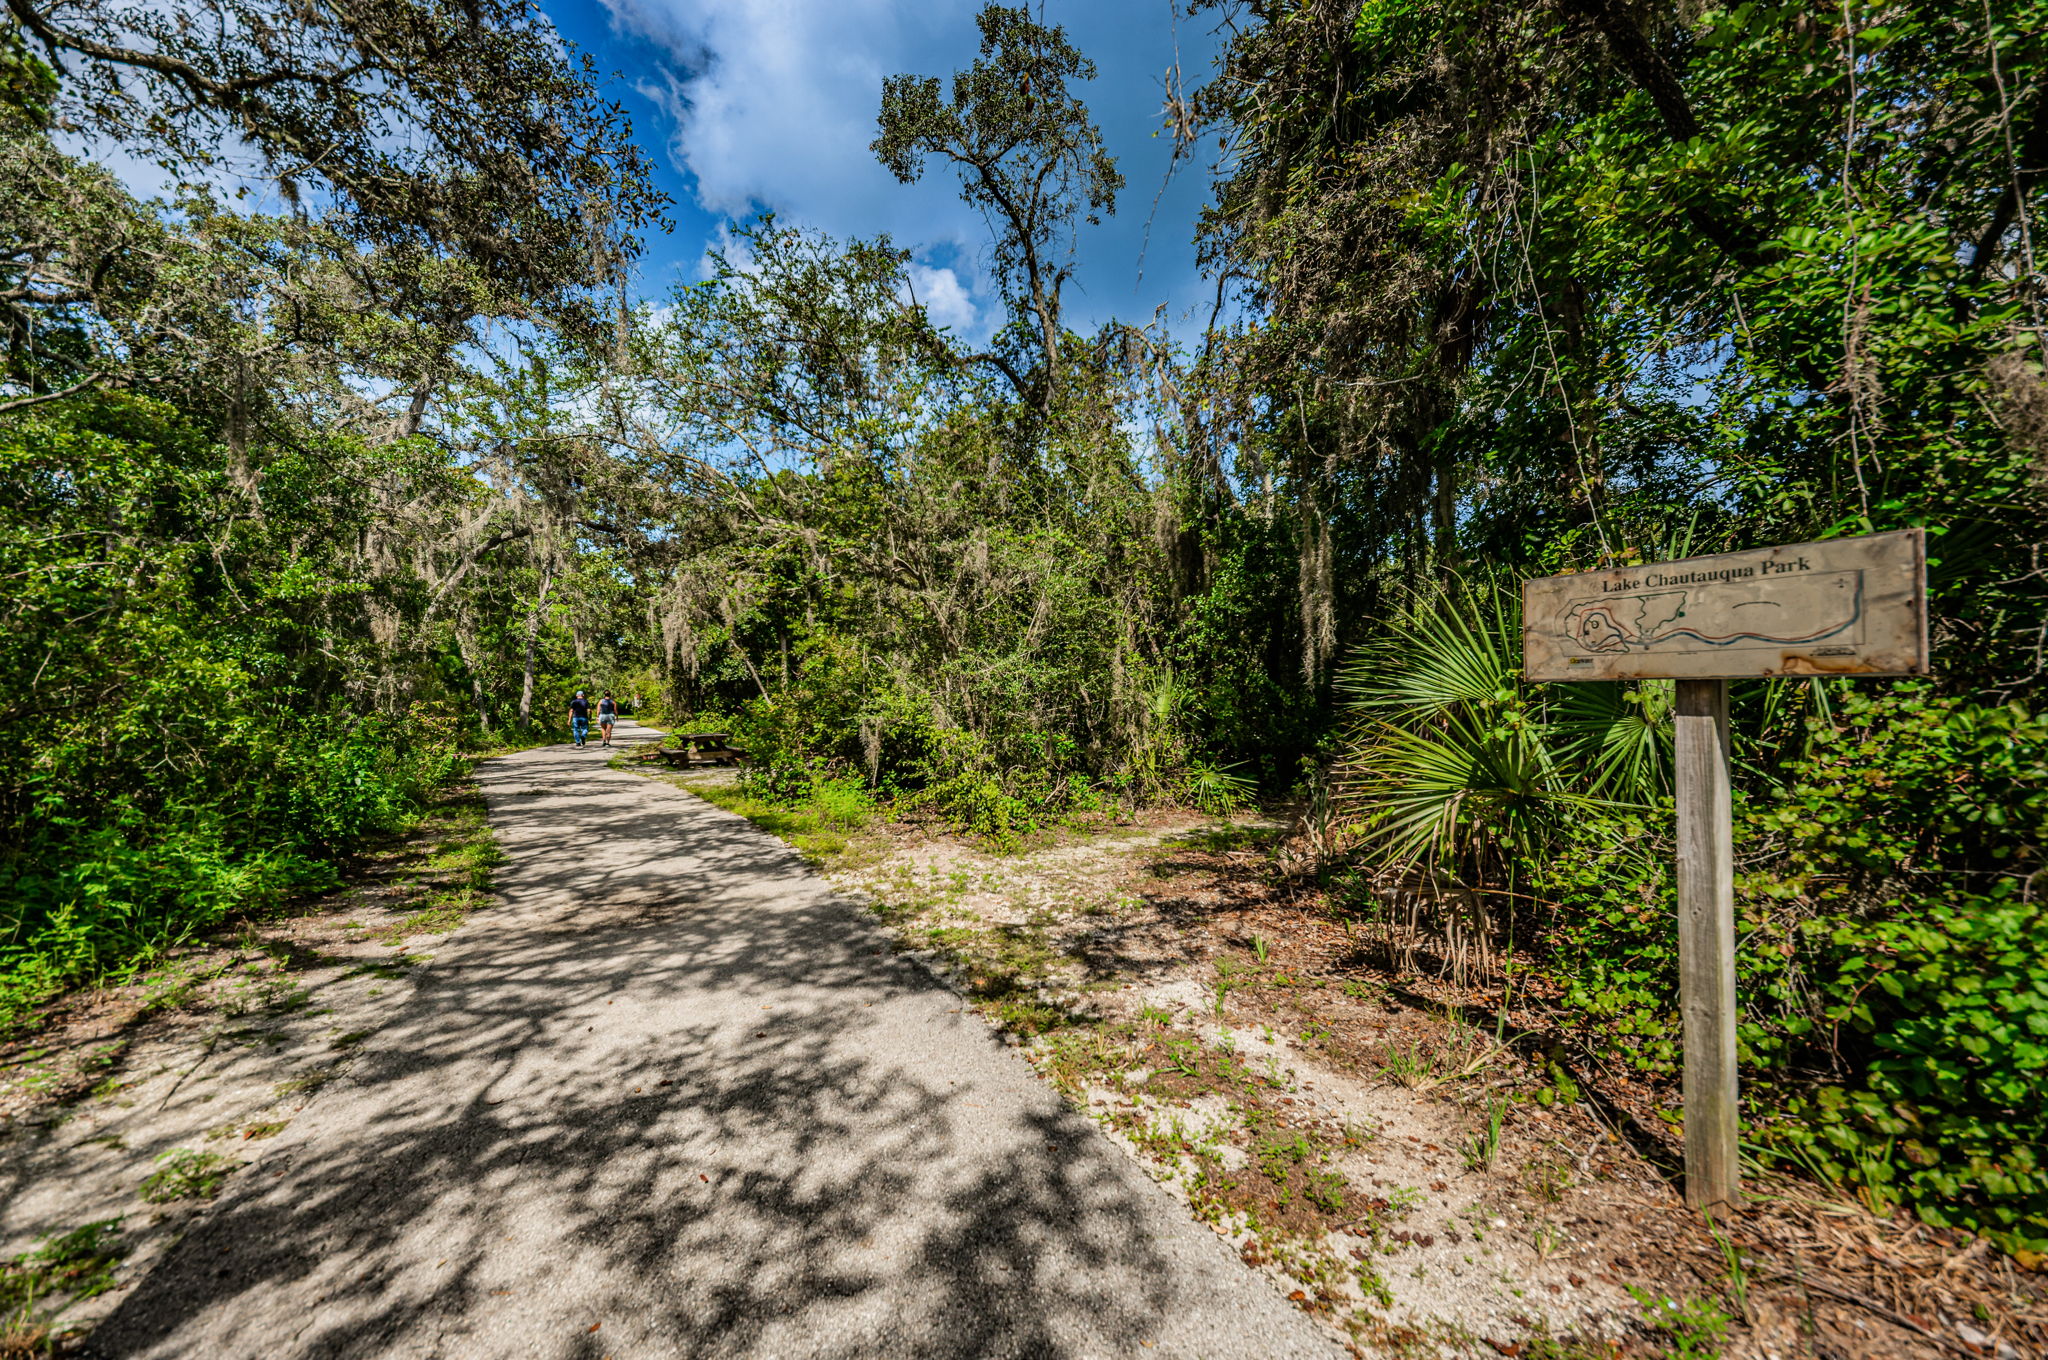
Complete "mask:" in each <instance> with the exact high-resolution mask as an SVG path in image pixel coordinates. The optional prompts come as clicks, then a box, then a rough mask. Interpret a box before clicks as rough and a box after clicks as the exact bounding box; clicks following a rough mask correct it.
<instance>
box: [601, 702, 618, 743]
mask: <svg viewBox="0 0 2048 1360" xmlns="http://www.w3.org/2000/svg"><path fill="white" fill-rule="evenodd" d="M618 720H619V705H618V703H617V702H616V701H615V700H613V698H612V692H611V691H610V690H606V691H605V692H604V698H602V699H599V700H598V701H597V729H598V731H600V732H602V733H603V734H604V744H605V745H606V746H609V745H611V744H612V724H613V723H615V722H617V721H618Z"/></svg>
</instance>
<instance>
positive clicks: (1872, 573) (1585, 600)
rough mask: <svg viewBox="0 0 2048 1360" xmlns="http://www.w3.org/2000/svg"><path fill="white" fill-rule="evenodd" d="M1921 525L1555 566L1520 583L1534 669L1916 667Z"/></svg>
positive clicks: (1701, 673) (1739, 675)
mask: <svg viewBox="0 0 2048 1360" xmlns="http://www.w3.org/2000/svg"><path fill="white" fill-rule="evenodd" d="M1926 562H1927V552H1926V543H1925V539H1924V537H1923V535H1922V533H1921V531H1920V530H1918V529H1906V530H1901V531H1899V532H1897V533H1889V534H1868V535H1865V536H1863V537H1861V538H1836V539H1829V540H1828V541H1826V542H1823V543H1795V544H1792V545H1790V546H1788V547H1779V548H1758V549H1756V550H1755V551H1753V552H1735V553H1719V554H1716V555H1715V556H1713V557H1689V558H1686V559H1685V560H1683V561H1680V562H1659V563H1656V564H1653V565H1650V566H1642V567H1624V568H1621V569H1618V570H1613V571H1589V572H1582V573H1580V574H1578V575H1576V576H1547V577H1544V578H1542V579H1540V580H1535V581H1529V582H1527V583H1525V584H1524V585H1523V587H1522V660H1523V674H1524V676H1525V678H1527V679H1530V680H1635V679H1647V678H1653V677H1662V678H1672V679H1708V678H1725V679H1731V680H1733V679H1743V678H1746V677H1753V676H1767V675H1917V674H1924V673H1925V672H1926V670H1927V608H1926V595H1927V586H1926V578H1927V569H1926Z"/></svg>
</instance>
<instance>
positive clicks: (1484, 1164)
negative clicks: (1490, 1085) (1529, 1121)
mask: <svg viewBox="0 0 2048 1360" xmlns="http://www.w3.org/2000/svg"><path fill="white" fill-rule="evenodd" d="M1507 1113H1508V1103H1507V1101H1505V1100H1502V1099H1500V1098H1499V1097H1498V1096H1496V1097H1494V1098H1492V1099H1490V1100H1488V1101H1487V1102H1486V1120H1485V1122H1484V1123H1482V1124H1481V1125H1480V1127H1479V1131H1478V1132H1476V1133H1474V1134H1473V1135H1472V1137H1471V1138H1470V1139H1468V1140H1467V1141H1466V1143H1465V1166H1466V1169H1467V1170H1470V1171H1491V1170H1493V1168H1494V1166H1495V1165H1496V1164H1497V1163H1498V1162H1499V1161H1500V1133H1501V1126H1502V1125H1503V1124H1505V1123H1506V1122H1507Z"/></svg>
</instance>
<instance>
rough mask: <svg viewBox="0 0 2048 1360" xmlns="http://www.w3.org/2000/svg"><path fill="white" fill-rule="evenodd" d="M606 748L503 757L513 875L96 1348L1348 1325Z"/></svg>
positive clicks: (969, 1342) (882, 1346)
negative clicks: (1306, 1302)
mask: <svg viewBox="0 0 2048 1360" xmlns="http://www.w3.org/2000/svg"><path fill="white" fill-rule="evenodd" d="M603 761H604V757H603V755H602V754H601V753H599V752H596V751H579V750H573V749H570V748H564V747H552V748H545V749H541V750H535V751H530V752H524V753H521V754H518V755H514V756H509V757H504V758H501V759H498V760H495V761H491V762H487V763H486V764H485V765H484V766H482V767H481V768H480V770H479V773H478V781H479V783H480V784H481V786H482V787H483V789H484V791H485V793H486V795H487V796H488V798H489V800H490V806H491V816H492V822H493V825H494V827H495V829H496V832H497V835H498V839H499V842H500V844H501V846H502V847H503V850H504V852H505V855H506V861H507V862H506V867H505V869H504V870H503V871H502V872H501V873H500V875H499V879H498V883H499V890H500V894H501V897H502V905H501V906H499V907H498V908H497V909H496V910H495V911H494V912H493V913H491V915H490V918H489V920H488V922H487V923H486V922H484V921H483V920H481V919H480V920H477V921H472V923H471V924H470V925H468V926H467V927H465V928H464V929H462V930H459V931H457V932H455V933H453V934H451V935H448V936H446V937H445V938H444V939H442V940H441V942H440V943H439V945H438V947H437V948H436V949H435V951H434V957H433V960H432V962H431V963H429V964H424V965H421V966H419V967H418V968H417V969H416V970H414V972H415V974H416V980H415V981H414V983H413V985H412V988H411V990H410V992H409V993H408V994H406V995H404V996H402V997H400V998H399V999H398V1000H397V1001H396V1003H395V1011H394V1013H391V1014H388V1015H385V1016H382V1017H380V1023H378V1024H377V1025H376V1027H375V1030H374V1033H371V1034H369V1035H368V1036H367V1037H364V1038H363V1039H361V1040H360V1042H358V1043H355V1044H354V1045H352V1046H351V1053H352V1057H351V1060H350V1062H349V1063H348V1064H347V1066H346V1068H345V1070H343V1071H341V1072H339V1073H338V1074H336V1075H334V1076H333V1077H332V1078H331V1079H330V1080H328V1081H327V1083H326V1084H325V1087H324V1089H322V1090H321V1091H320V1092H319V1094H318V1095H317V1097H316V1098H315V1099H313V1100H312V1101H311V1102H310V1103H309V1104H307V1106H306V1107H305V1109H304V1110H303V1111H302V1112H300V1113H299V1114H298V1115H297V1117H295V1118H294V1119H292V1120H291V1122H290V1123H289V1125H288V1126H287V1127H286V1128H285V1129H283V1130H282V1131H280V1132H278V1133H277V1134H276V1135H275V1136H274V1137H272V1138H269V1139H266V1140H265V1142H266V1147H265V1149H264V1151H263V1155H262V1159H261V1161H260V1162H259V1163H257V1164H253V1165H250V1166H248V1167H246V1168H244V1169H242V1170H241V1171H239V1172H238V1173H236V1174H235V1175H234V1177H233V1178H232V1179H231V1180H230V1181H229V1183H228V1187H227V1189H226V1190H225V1191H224V1192H223V1193H222V1195H221V1197H220V1199H219V1201H218V1202H217V1203H216V1204H215V1205H214V1206H213V1207H212V1208H211V1209H210V1210H207V1211H204V1212H201V1213H197V1214H195V1215H194V1216H193V1217H191V1218H190V1219H189V1220H188V1221H187V1222H186V1223H185V1224H184V1225H183V1227H184V1231H183V1235H182V1237H181V1238H180V1239H179V1240H178V1241H177V1242H176V1244H175V1245H174V1246H172V1247H170V1248H169V1249H168V1250H166V1251H165V1252H164V1253H163V1254H162V1256H161V1259H160V1260H158V1261H157V1262H156V1263H155V1265H154V1268H153V1269H151V1270H149V1271H148V1273H147V1274H146V1275H144V1276H142V1278H140V1279H139V1280H138V1281H137V1282H135V1283H134V1285H133V1287H132V1288H131V1289H128V1290H126V1291H124V1292H123V1293H122V1294H121V1295H120V1297H119V1301H118V1303H117V1304H116V1306H114V1307H113V1308H112V1310H111V1311H110V1312H109V1313H108V1314H107V1316H106V1317H105V1319H104V1320H103V1321H102V1322H101V1323H100V1325H99V1327H98V1328H97V1330H95V1331H94V1332H93V1333H92V1336H91V1338H90V1341H89V1343H88V1345H89V1347H90V1350H91V1352H92V1353H94V1354H98V1355H104V1356H109V1357H112V1356H123V1357H127V1356H138V1357H139V1356H163V1357H169V1356H208V1357H242V1356H247V1357H265V1358H266V1360H268V1358H269V1357H291V1356H305V1357H315V1356H318V1357H338V1356H349V1357H354V1356H387V1355H388V1356H399V1355H404V1356H449V1357H454V1356H513V1355H518V1356H561V1357H586V1356H587V1357H591V1358H592V1360H595V1358H596V1357H599V1356H606V1355H612V1356H618V1357H620V1358H621V1360H624V1357H627V1356H671V1355H673V1356H683V1355H688V1356H776V1357H783V1356H833V1357H838V1356H847V1357H851V1356H878V1357H879V1356H891V1357H895V1356H927V1355H929V1356H960V1357H970V1356H974V1357H978V1356H1012V1355H1014V1356H1074V1357H1082V1356H1113V1355H1131V1356H1138V1355H1182V1356H1205V1357H1218V1358H1220V1357H1227V1356H1324V1355H1331V1354H1335V1353H1337V1351H1336V1348H1335V1346H1334V1345H1333V1343H1332V1341H1331V1340H1330V1339H1329V1337H1328V1336H1327V1334H1325V1333H1324V1332H1322V1331H1320V1330H1318V1329H1317V1328H1316V1327H1315V1326H1314V1325H1313V1324H1312V1323H1311V1322H1310V1321H1309V1320H1308V1319H1307V1318H1305V1317H1304V1316H1303V1315H1302V1314H1301V1313H1299V1312H1298V1311H1297V1310H1295V1309H1292V1308H1290V1307H1288V1306H1287V1305H1286V1303H1285V1301H1284V1300H1282V1299H1281V1298H1279V1297H1277V1296H1275V1295H1274V1294H1273V1293H1272V1292H1271V1291H1270V1290H1268V1289H1266V1288H1265V1287H1264V1286H1263V1285H1262V1284H1261V1283H1260V1282H1259V1281H1258V1280H1257V1279H1256V1278H1255V1277H1253V1276H1251V1275H1249V1274H1247V1273H1246V1272H1245V1271H1244V1270H1242V1268H1241V1267H1240V1266H1239V1265H1238V1263H1237V1262H1236V1261H1235V1260H1234V1259H1232V1256H1231V1254H1230V1253H1229V1251H1228V1250H1227V1249H1226V1248H1225V1247H1224V1246H1223V1244H1222V1243H1220V1242H1219V1241H1218V1240H1217V1238H1216V1237H1215V1235H1214V1234H1212V1233H1211V1232H1209V1231H1207V1230H1205V1229H1203V1228H1202V1227H1201V1226H1200V1225H1199V1224H1196V1223H1194V1222H1192V1221H1190V1220H1189V1219H1188V1217H1187V1216H1186V1215H1185V1214H1184V1213H1183V1212H1181V1210H1180V1208H1179V1206H1178V1205H1176V1204H1175V1203H1174V1201H1173V1199H1172V1198H1171V1197H1170V1196H1169V1195H1168V1194H1166V1193H1164V1192H1162V1191H1161V1190H1160V1188H1159V1187H1157V1186H1156V1185H1155V1184H1153V1183H1152V1181H1151V1180H1150V1179H1149V1178H1148V1177H1147V1176H1145V1175H1144V1174H1143V1172H1142V1170H1141V1169H1140V1168H1139V1167H1138V1166H1137V1165H1135V1164H1134V1163H1133V1162H1132V1161H1131V1160H1130V1159H1129V1158H1128V1157H1126V1156H1124V1155H1123V1154H1122V1153H1120V1152H1119V1151H1118V1150H1117V1149H1116V1148H1115V1147H1114V1145H1113V1144H1112V1143H1110V1142H1109V1140H1107V1139H1105V1138H1103V1137H1102V1136H1101V1135H1100V1134H1099V1133H1098V1132H1097V1130H1096V1129H1095V1128H1094V1127H1093V1126H1092V1125H1091V1124H1090V1123H1089V1122H1088V1121H1087V1120H1085V1119H1083V1118H1081V1117H1079V1116H1078V1115H1076V1114H1075V1113H1073V1112H1072V1111H1070V1110H1069V1109H1067V1108H1066V1107H1065V1106H1064V1105H1063V1104H1062V1102H1061V1101H1060V1100H1059V1098H1058V1097H1057V1095H1056V1094H1055V1093H1054V1092H1053V1091H1052V1090H1050V1089H1049V1088H1048V1087H1046V1086H1045V1085H1044V1084H1043V1083H1041V1082H1040V1081H1039V1080H1037V1078H1036V1076H1035V1075H1034V1073H1033V1072H1032V1070H1031V1068H1030V1066H1029V1065H1028V1064H1027V1063H1026V1062H1025V1061H1023V1060H1022V1058H1020V1056H1019V1055H1018V1054H1017V1053H1016V1052H1015V1051H1014V1050H1012V1049H1010V1048H1008V1047H1006V1046H1005V1045H1003V1044H1002V1043H1001V1042H1000V1041H999V1039H998V1037H997V1036H996V1035H994V1034H993V1033H992V1032H991V1031H990V1029H989V1028H988V1027H987V1026H986V1025H985V1024H983V1022H982V1021H981V1020H980V1019H979V1017H977V1016H975V1015H973V1014H972V1013H963V1008H962V1007H961V1005H960V1003H959V1001H958V999H957V998H956V997H954V996H953V995H952V993H950V992H949V991H948V990H946V989H945V988H944V987H943V986H940V985H938V984H937V983H936V982H935V981H934V979H933V978H932V977H931V975H930V974H929V973H928V972H927V971H925V970H924V969H923V968H921V967H919V966H918V965H917V964H915V963H914V962H912V961H909V960H906V959H904V958H902V957H900V956H899V955H898V954H896V953H895V952H894V951H892V950H890V949H889V948H887V946H886V941H885V938H884V937H883V935H882V934H881V932H880V931H879V930H878V928H877V927H876V926H875V924H874V923H873V922H872V921H871V920H870V919H868V918H867V917H865V916H864V915H863V914H861V913H860V912H859V911H858V910H857V909H855V908H854V907H852V906H850V905H849V904H848V903H846V902H845V901H843V900H842V899H841V898H840V897H839V896H838V895H836V894H835V893H834V892H833V891H832V890H831V889H830V888H829V887H828V886H827V885H826V884H825V883H824V882H823V881H821V880H820V879H819V878H817V877H816V876H814V875H813V874H811V873H810V872H808V871H807V870H806V869H805V868H804V866H803V865H802V864H801V863H800V862H799V861H798V860H797V859H796V857H795V856H794V855H793V854H791V853H790V852H789V851H788V850H787V848H786V847H784V846H783V845H782V844H781V843H780V842H777V841H775V840H773V839H772V838H770V837H768V836H766V835H765V834H763V833H761V832H760V831H758V830H756V829H755V828H754V827H752V826H751V825H749V824H748V823H746V822H744V821H742V820H741V819H739V818H737V817H733V816H731V815H729V814H726V813H723V812H720V811H718V810H717V809H715V808H712V807H710V806H708V805H707V804H705V803H703V802H701V801H698V800H697V799H695V798H693V797H690V796H689V795H687V794H685V793H682V792H680V791H677V790H674V789H672V788H669V787H667V786H664V785H661V784H659V783H655V782H652V781H649V780H646V779H644V778H642V777H641V776H639V775H637V774H634V773H631V772H626V771H616V770H610V769H607V768H606V767H605V766H604V764H603ZM323 1018H326V1017H323ZM138 1108H139V1106H138Z"/></svg>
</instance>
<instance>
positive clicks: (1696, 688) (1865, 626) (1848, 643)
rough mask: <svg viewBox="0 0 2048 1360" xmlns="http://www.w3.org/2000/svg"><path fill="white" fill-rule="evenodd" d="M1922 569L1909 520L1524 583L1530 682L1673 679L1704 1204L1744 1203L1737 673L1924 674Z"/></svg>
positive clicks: (1685, 1016)
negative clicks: (1733, 791) (1853, 534)
mask: <svg viewBox="0 0 2048 1360" xmlns="http://www.w3.org/2000/svg"><path fill="white" fill-rule="evenodd" d="M1926 563H1927V554H1926V542H1925V539H1924V538H1923V536H1922V534H1921V531H1920V530H1918V529H1907V530H1903V531H1901V532H1898V533H1890V534H1870V535H1866V536H1864V537H1862V538H1838V539H1830V540H1828V541H1826V542H1823V543H1799V544H1794V545H1792V546H1789V547H1781V548H1762V549H1758V550H1757V551H1755V552H1741V553H1722V554H1719V555H1717V556H1714V557H1693V558H1687V559H1685V560H1684V561H1680V562H1662V563H1657V564H1655V565H1651V566H1644V567H1625V568H1621V569H1618V570H1613V571H1593V572H1582V573H1580V574H1578V575H1576V576H1550V577H1545V578H1543V579H1541V580H1534V581H1528V582H1525V583H1524V584H1523V587H1522V674H1523V676H1524V677H1525V678H1527V679H1529V680H1539V681H1543V680H1566V681H1569V680H1646V679H1672V680H1676V681H1677V682H1678V693H1677V696H1676V697H1677V702H1676V704H1675V705H1674V709H1673V712H1674V715H1675V716H1674V718H1673V726H1674V729H1675V730H1674V733H1673V735H1674V737H1675V740H1676V747H1677V750H1676V753H1675V754H1676V759H1675V762H1674V769H1675V775H1676V779H1675V784H1676V788H1675V793H1676V797H1677V804H1678V865H1677V869H1678V973H1679V984H1678V986H1679V997H1678V1006H1679V1014H1680V1016H1681V1018H1682V1020H1683V1028H1684V1038H1685V1079H1684V1101H1685V1201H1686V1203H1687V1204H1689V1205H1691V1206H1693V1207H1694V1208H1698V1209H1712V1208H1717V1207H1722V1206H1733V1205H1735V1204H1737V1203H1739V1200H1740V1193H1741V1188H1742V1186H1741V1173H1740V1170H1739V1163H1738V1161H1737V1146H1738V1137H1739V1134H1740V1127H1741V1125H1740V1121H1739V1119H1738V1117H1737V1087H1736V1074H1735V1018H1736V1008H1735V853H1734V834H1733V826H1732V820H1731V819H1732V813H1731V810H1730V802H1729V771H1728V682H1729V681H1730V680H1731V679H1755V678H1762V677H1769V676H1813V675H1843V676H1854V675H1924V674H1925V673H1926V672H1927V669H1928V657H1927V585H1926V578H1927V566H1926Z"/></svg>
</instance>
